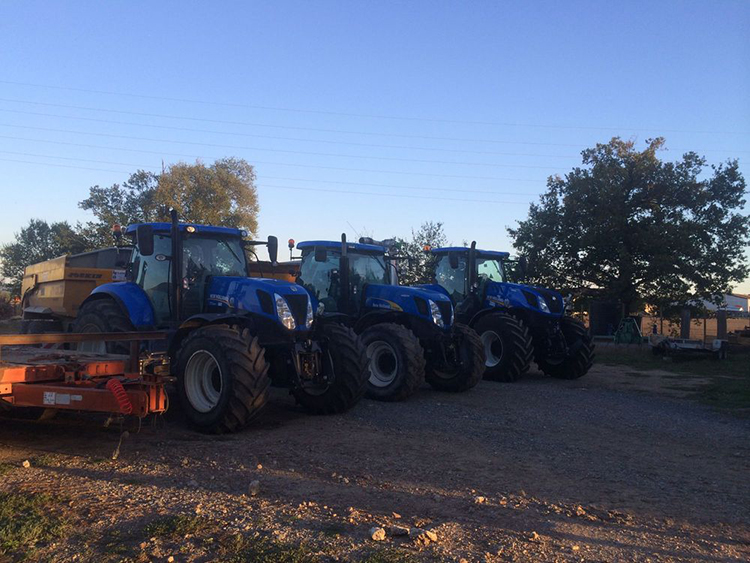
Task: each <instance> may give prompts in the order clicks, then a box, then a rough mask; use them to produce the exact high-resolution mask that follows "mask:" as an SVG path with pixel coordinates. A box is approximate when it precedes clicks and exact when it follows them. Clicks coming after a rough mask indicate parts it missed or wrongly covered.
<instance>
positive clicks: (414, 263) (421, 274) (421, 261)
mask: <svg viewBox="0 0 750 563" xmlns="http://www.w3.org/2000/svg"><path fill="white" fill-rule="evenodd" d="M395 241H396V245H395V247H396V252H397V254H398V255H399V256H404V257H405V259H404V260H399V261H398V267H399V283H400V284H401V285H415V284H422V283H430V281H431V279H432V274H431V272H432V262H433V257H432V255H431V254H428V253H426V252H425V251H424V248H425V246H429V247H431V248H438V247H441V246H446V245H447V244H448V237H447V236H446V235H445V232H444V231H443V223H442V222H440V221H434V222H433V221H426V222H425V223H422V226H421V227H419V229H418V230H417V231H414V230H413V229H412V232H411V240H410V241H407V240H405V239H403V238H398V237H397V238H396V239H395Z"/></svg>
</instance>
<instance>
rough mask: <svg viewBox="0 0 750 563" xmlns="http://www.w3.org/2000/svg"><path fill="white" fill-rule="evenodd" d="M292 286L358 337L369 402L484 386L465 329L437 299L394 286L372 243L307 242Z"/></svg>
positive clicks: (472, 337)
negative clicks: (424, 389) (423, 389)
mask: <svg viewBox="0 0 750 563" xmlns="http://www.w3.org/2000/svg"><path fill="white" fill-rule="evenodd" d="M297 248H298V249H300V250H301V251H302V257H301V264H300V268H299V277H298V279H297V282H298V283H299V284H300V285H302V286H303V287H304V288H305V289H307V290H308V291H309V292H310V294H311V295H312V297H313V303H314V305H315V306H316V307H318V308H319V310H320V312H321V314H322V315H323V316H324V317H325V318H327V319H329V320H333V321H337V322H339V323H341V324H342V325H344V326H348V327H351V328H353V329H354V330H355V332H357V334H359V335H360V337H361V340H362V342H363V344H364V346H365V347H366V350H367V356H368V358H369V360H370V378H369V383H368V385H367V389H368V390H367V394H368V396H369V397H370V398H373V399H377V400H383V401H397V400H402V399H406V398H407V397H409V396H410V395H412V394H413V393H414V392H415V391H416V390H417V389H418V388H419V387H420V386H421V385H422V384H423V383H424V381H425V380H426V381H427V382H428V383H429V384H430V385H431V386H432V387H433V388H435V389H438V390H442V391H465V390H468V389H470V388H472V387H474V386H475V385H476V384H477V383H478V382H479V381H480V380H481V378H482V373H483V371H484V354H483V349H482V343H481V341H480V340H479V337H478V336H477V335H476V333H475V332H474V331H473V330H471V329H470V328H469V327H468V326H466V325H463V324H460V323H454V322H453V306H452V305H451V301H450V299H449V298H448V297H447V296H446V295H445V293H444V292H442V291H432V290H429V289H425V288H419V287H401V286H398V285H396V284H395V280H394V274H395V267H394V266H392V265H391V262H390V260H389V256H388V253H387V249H386V247H385V246H384V245H383V244H382V243H377V242H375V241H371V240H367V241H365V240H363V239H361V240H360V243H359V244H356V243H347V241H346V235H342V237H341V242H338V241H308V242H301V243H299V244H297Z"/></svg>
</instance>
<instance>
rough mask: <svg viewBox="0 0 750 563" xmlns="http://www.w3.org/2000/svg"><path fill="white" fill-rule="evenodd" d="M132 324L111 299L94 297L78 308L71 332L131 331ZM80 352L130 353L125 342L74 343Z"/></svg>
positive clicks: (132, 329)
mask: <svg viewBox="0 0 750 563" xmlns="http://www.w3.org/2000/svg"><path fill="white" fill-rule="evenodd" d="M134 330H135V328H133V324H132V323H131V322H130V319H129V318H128V316H127V315H126V314H125V313H124V312H123V311H122V309H121V308H120V307H119V305H117V303H115V302H114V301H113V300H112V299H109V298H105V299H95V300H93V301H89V302H87V303H84V305H83V307H81V308H80V309H79V310H78V316H76V320H75V322H74V323H73V332H81V333H87V332H89V333H96V332H131V331H134ZM76 349H77V350H78V351H80V352H93V353H98V354H107V353H109V354H130V348H129V346H128V343H127V342H80V343H78V344H77V345H76Z"/></svg>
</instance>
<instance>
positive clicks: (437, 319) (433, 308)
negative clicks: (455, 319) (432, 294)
mask: <svg viewBox="0 0 750 563" xmlns="http://www.w3.org/2000/svg"><path fill="white" fill-rule="evenodd" d="M428 301H429V302H430V312H431V313H432V322H433V323H435V324H436V325H438V326H439V327H440V328H442V327H444V326H445V323H444V322H443V315H441V314H440V309H438V306H437V304H436V303H435V302H434V301H433V300H432V299H428Z"/></svg>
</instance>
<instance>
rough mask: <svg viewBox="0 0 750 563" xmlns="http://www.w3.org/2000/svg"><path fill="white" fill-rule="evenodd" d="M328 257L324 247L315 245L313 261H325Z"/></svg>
mask: <svg viewBox="0 0 750 563" xmlns="http://www.w3.org/2000/svg"><path fill="white" fill-rule="evenodd" d="M327 258H328V254H327V252H326V249H325V247H324V246H316V247H315V261H316V262H325V261H326V259H327Z"/></svg>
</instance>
